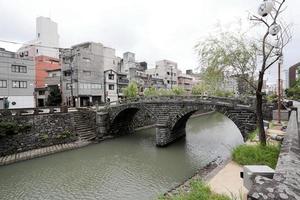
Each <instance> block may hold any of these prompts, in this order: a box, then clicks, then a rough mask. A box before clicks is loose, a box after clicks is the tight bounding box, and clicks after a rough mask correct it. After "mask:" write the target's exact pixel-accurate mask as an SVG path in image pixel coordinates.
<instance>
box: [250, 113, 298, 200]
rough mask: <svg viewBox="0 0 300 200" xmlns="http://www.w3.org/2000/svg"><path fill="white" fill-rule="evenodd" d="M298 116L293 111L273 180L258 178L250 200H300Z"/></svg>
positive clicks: (255, 180) (251, 191)
mask: <svg viewBox="0 0 300 200" xmlns="http://www.w3.org/2000/svg"><path fill="white" fill-rule="evenodd" d="M296 114H297V113H296V111H293V112H292V114H291V116H290V120H289V123H288V128H287V134H286V136H285V138H284V140H283V143H282V145H281V152H280V155H279V158H278V162H277V166H276V169H275V174H274V177H273V179H268V178H265V177H262V176H256V177H255V179H254V184H253V186H252V188H251V190H250V191H249V194H248V200H260V199H266V200H271V199H276V200H284V199H289V200H298V199H300V167H299V166H300V142H299V137H300V128H299V124H298V122H297V117H296Z"/></svg>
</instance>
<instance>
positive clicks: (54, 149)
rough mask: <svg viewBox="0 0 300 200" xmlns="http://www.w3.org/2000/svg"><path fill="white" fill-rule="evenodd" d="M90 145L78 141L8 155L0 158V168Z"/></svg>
mask: <svg viewBox="0 0 300 200" xmlns="http://www.w3.org/2000/svg"><path fill="white" fill-rule="evenodd" d="M88 144H90V142H87V141H76V142H73V143H68V144H58V145H54V146H50V147H44V148H40V149H33V150H30V151H25V152H21V153H16V154H11V155H7V156H3V157H0V166H1V165H8V164H12V163H15V162H19V161H23V160H29V159H33V158H37V157H41V156H46V155H50V154H54V153H58V152H62V151H67V150H71V149H76V148H80V147H83V146H86V145H88Z"/></svg>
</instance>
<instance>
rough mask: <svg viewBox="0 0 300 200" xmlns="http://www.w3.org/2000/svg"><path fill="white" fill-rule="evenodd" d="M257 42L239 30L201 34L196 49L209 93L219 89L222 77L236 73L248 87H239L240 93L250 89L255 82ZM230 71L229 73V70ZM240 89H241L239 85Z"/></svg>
mask: <svg viewBox="0 0 300 200" xmlns="http://www.w3.org/2000/svg"><path fill="white" fill-rule="evenodd" d="M257 46H258V45H257V42H254V41H251V40H250V39H249V38H247V37H246V35H245V34H244V33H241V32H240V31H235V32H224V31H222V30H219V31H217V32H216V34H213V35H211V36H209V37H208V38H204V39H203V40H202V41H200V42H199V43H198V44H197V45H196V46H195V49H196V51H197V53H198V56H199V60H200V65H201V66H203V67H202V80H204V83H205V85H206V86H207V92H208V93H215V91H217V90H220V87H221V85H222V83H223V82H224V80H225V79H226V78H228V77H230V76H232V75H237V76H238V77H241V78H242V79H243V80H242V81H240V85H241V83H245V84H246V85H248V87H244V86H243V87H242V88H245V89H246V90H247V91H245V89H242V91H239V93H243V94H245V93H250V92H251V91H252V90H253V88H251V87H249V86H250V85H251V86H252V87H253V86H255V81H254V74H255V69H256V63H257V51H258V48H257ZM228 72H230V73H228ZM239 90H240V89H239Z"/></svg>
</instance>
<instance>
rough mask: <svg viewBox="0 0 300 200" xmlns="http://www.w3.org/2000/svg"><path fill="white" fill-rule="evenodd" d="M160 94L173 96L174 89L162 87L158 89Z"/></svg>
mask: <svg viewBox="0 0 300 200" xmlns="http://www.w3.org/2000/svg"><path fill="white" fill-rule="evenodd" d="M158 94H159V95H160V96H173V95H174V93H173V91H172V90H170V89H164V88H160V89H159V90H158Z"/></svg>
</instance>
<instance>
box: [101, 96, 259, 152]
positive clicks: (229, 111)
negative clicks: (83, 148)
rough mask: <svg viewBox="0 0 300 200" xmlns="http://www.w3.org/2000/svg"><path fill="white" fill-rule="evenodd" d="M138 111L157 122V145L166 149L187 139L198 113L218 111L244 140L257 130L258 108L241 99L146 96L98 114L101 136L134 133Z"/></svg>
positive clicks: (116, 104) (118, 104)
mask: <svg viewBox="0 0 300 200" xmlns="http://www.w3.org/2000/svg"><path fill="white" fill-rule="evenodd" d="M138 111H141V112H143V113H147V114H148V115H150V116H151V119H152V120H153V121H154V123H155V127H156V145H157V146H166V145H168V144H170V143H172V142H173V141H175V140H176V139H178V138H181V137H183V136H185V134H186V132H185V127H186V123H187V121H188V119H189V117H190V116H192V115H193V114H194V113H195V112H197V111H203V112H207V111H217V112H219V113H222V114H224V115H225V116H227V117H228V118H229V119H231V120H232V121H233V122H234V123H235V125H236V126H237V128H238V129H239V130H240V132H241V134H242V136H243V138H244V140H245V139H246V137H247V134H248V133H249V132H251V131H253V130H254V129H255V128H256V115H255V109H254V107H253V106H252V104H247V103H244V102H242V101H241V100H237V99H232V98H220V97H194V96H174V97H161V96H159V97H145V98H140V99H138V100H134V101H129V102H123V103H115V105H113V103H111V104H110V105H109V106H106V108H104V109H100V110H99V111H98V112H97V117H96V121H97V134H98V137H103V136H118V135H121V134H127V133H132V132H134V125H133V118H134V116H135V115H136V113H137V112H138Z"/></svg>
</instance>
